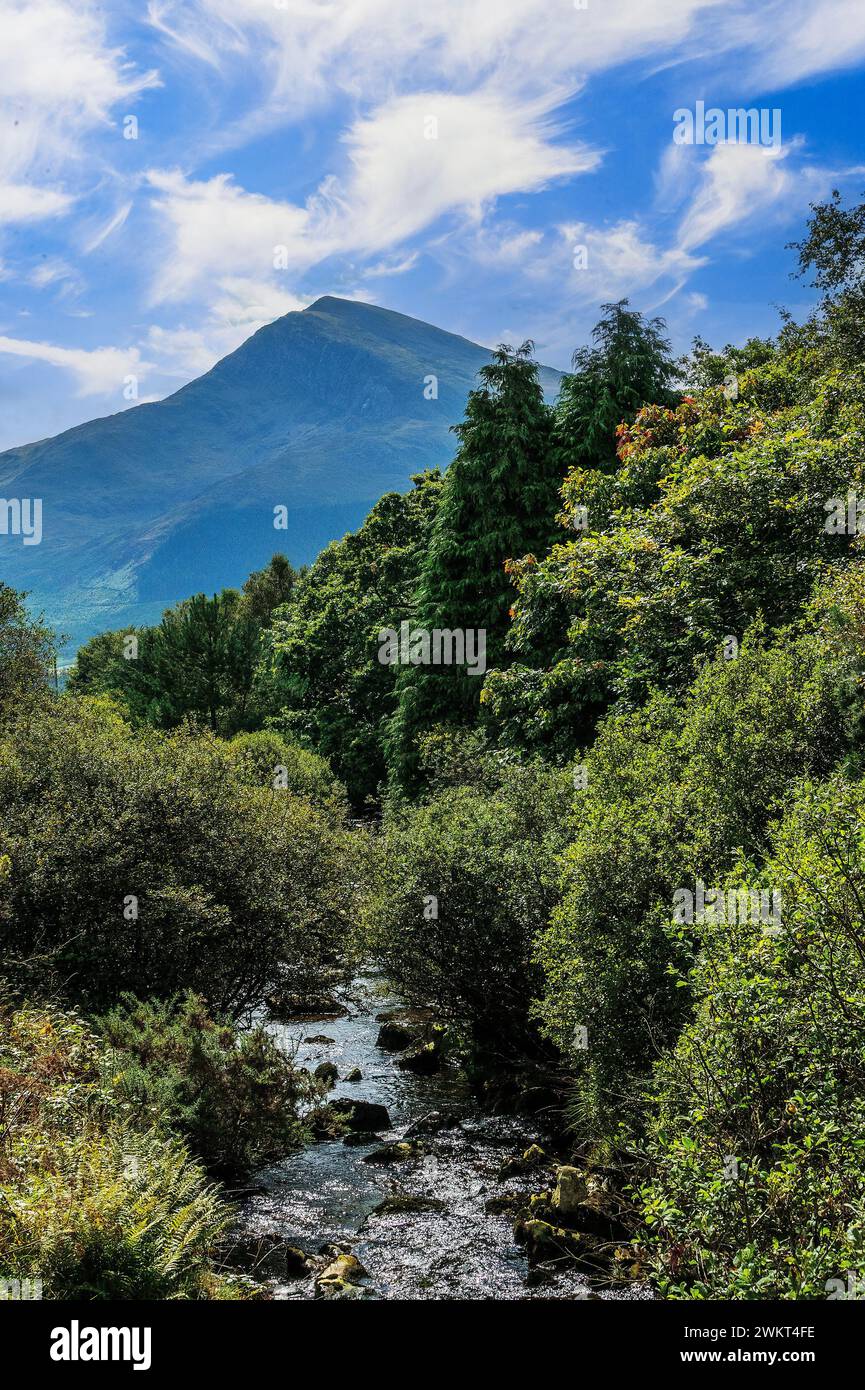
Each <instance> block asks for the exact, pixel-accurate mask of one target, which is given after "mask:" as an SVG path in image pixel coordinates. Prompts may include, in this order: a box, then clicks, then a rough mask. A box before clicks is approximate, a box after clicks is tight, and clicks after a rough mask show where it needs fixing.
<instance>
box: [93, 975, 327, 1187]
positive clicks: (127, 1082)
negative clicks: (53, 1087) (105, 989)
mask: <svg viewBox="0 0 865 1390" xmlns="http://www.w3.org/2000/svg"><path fill="white" fill-rule="evenodd" d="M98 1027H99V1031H100V1033H101V1035H102V1037H103V1039H104V1040H105V1043H106V1044H107V1046H108V1048H109V1049H110V1051H109V1054H108V1058H107V1065H108V1067H109V1068H110V1070H111V1072H112V1074H114V1084H115V1086H116V1087H117V1089H118V1092H119V1094H120V1095H121V1096H123V1097H125V1098H126V1099H128V1101H129V1102H130V1104H131V1105H132V1106H134V1107H135V1108H136V1110H139V1111H140V1112H141V1113H150V1114H152V1115H153V1116H154V1117H158V1118H159V1119H160V1121H161V1122H162V1123H164V1124H166V1125H168V1126H169V1127H170V1128H171V1129H172V1130H173V1131H174V1132H175V1133H176V1134H179V1135H180V1136H181V1137H183V1138H184V1139H185V1140H186V1141H187V1143H188V1144H189V1147H190V1149H191V1151H192V1153H193V1154H194V1155H195V1157H196V1158H197V1159H200V1161H201V1162H202V1163H204V1164H205V1166H206V1167H207V1168H208V1169H209V1170H210V1171H211V1172H213V1173H218V1174H223V1175H229V1176H233V1175H242V1174H244V1173H247V1172H249V1171H250V1170H251V1169H253V1168H256V1167H260V1166H262V1165H263V1164H265V1163H269V1162H271V1161H273V1160H275V1159H277V1158H282V1157H284V1155H285V1154H287V1153H289V1152H290V1151H291V1150H292V1149H294V1148H297V1147H298V1146H299V1145H300V1144H301V1143H302V1142H303V1141H304V1139H306V1138H308V1135H307V1133H306V1131H305V1130H304V1128H303V1125H302V1123H301V1119H300V1117H299V1111H300V1109H301V1107H302V1106H304V1105H305V1104H312V1103H313V1102H314V1101H315V1100H317V1099H318V1098H319V1087H318V1086H317V1085H316V1084H315V1082H313V1080H312V1079H311V1078H310V1077H309V1076H308V1074H306V1073H301V1072H298V1071H296V1070H295V1069H294V1067H293V1066H292V1065H291V1062H290V1060H289V1059H288V1058H287V1057H286V1055H285V1054H284V1053H283V1052H282V1051H281V1050H280V1048H279V1047H278V1046H277V1044H276V1043H275V1042H274V1040H273V1038H272V1037H271V1036H270V1034H269V1033H267V1032H266V1031H265V1030H264V1029H263V1028H260V1027H258V1028H253V1029H251V1030H250V1031H249V1032H239V1031H238V1030H237V1029H236V1028H235V1027H234V1026H233V1025H231V1024H228V1023H220V1022H217V1021H215V1020H214V1019H213V1018H211V1017H210V1015H209V1014H208V1011H207V1008H206V1006H205V1004H204V1001H203V1000H202V999H200V998H198V997H197V996H196V995H193V994H188V995H186V996H185V998H183V999H177V1000H173V1001H170V1002H169V1003H167V1004H160V1003H155V1002H140V1001H139V1000H137V999H134V998H132V997H131V996H129V995H127V996H126V997H125V998H124V999H123V1000H122V1001H121V1003H120V1005H119V1006H118V1007H117V1008H116V1009H113V1010H112V1011H111V1013H109V1014H108V1015H107V1016H106V1017H105V1018H103V1019H101V1020H100V1022H99V1025H98Z"/></svg>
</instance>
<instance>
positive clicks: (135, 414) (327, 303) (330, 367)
mask: <svg viewBox="0 0 865 1390" xmlns="http://www.w3.org/2000/svg"><path fill="white" fill-rule="evenodd" d="M489 357H490V354H489V352H488V351H487V350H486V349H485V348H482V347H479V346H478V345H477V344H476V343H471V342H469V341H468V340H467V339H465V338H460V337H457V336H456V335H455V334H453V333H445V332H443V331H442V330H441V329H439V328H434V327H433V326H432V325H431V324H427V323H422V322H420V321H419V320H417V319H412V318H408V317H407V316H405V315H404V314H395V313H392V312H391V311H390V310H387V309H379V308H375V307H372V306H370V305H367V304H359V303H356V302H354V301H351V300H345V299H335V298H332V297H330V296H328V297H326V298H323V299H319V300H317V301H316V302H315V303H314V304H312V305H310V307H309V308H308V309H305V310H304V311H303V312H302V313H292V314H286V315H285V316H284V317H283V318H281V319H277V320H276V321H275V322H274V323H271V324H268V325H267V326H266V327H265V328H262V329H260V330H259V331H258V332H257V333H256V334H254V335H253V337H251V338H250V339H249V340H248V341H247V342H245V343H244V344H243V345H242V347H240V348H238V349H237V351H236V352H233V353H232V354H231V355H230V356H229V357H225V358H223V360H222V361H221V362H218V363H217V364H216V366H215V367H213V368H212V370H211V371H209V372H207V373H206V375H205V376H202V377H199V378H198V379H197V380H196V381H193V382H190V384H189V385H188V386H184V387H183V388H182V389H181V390H180V391H177V392H175V394H174V395H173V396H169V397H168V398H167V399H166V400H164V401H159V402H158V403H156V404H151V405H140V406H136V407H135V408H134V409H131V410H127V411H123V412H121V413H120V414H117V415H111V416H108V417H106V418H105V419H101V420H93V421H91V422H90V423H89V424H86V425H79V426H77V427H76V428H75V429H72V430H67V431H66V432H65V433H64V434H61V435H58V436H57V437H56V438H54V439H47V440H41V441H39V442H37V443H35V444H28V445H25V446H23V447H21V448H17V449H9V450H7V451H6V452H5V453H3V454H0V495H2V496H3V497H19V498H22V497H29V498H35V497H40V498H41V499H42V506H43V539H42V543H41V544H40V545H34V546H24V545H23V544H22V541H21V539H20V538H19V537H11V536H2V537H0V579H3V580H4V581H5V582H6V583H8V584H11V585H12V586H13V587H15V588H18V589H26V590H28V591H29V592H30V596H31V597H30V604H31V607H33V608H34V609H42V610H44V612H45V616H46V618H47V619H48V620H49V621H50V622H51V623H53V624H54V625H55V626H56V627H57V628H58V630H60V631H62V632H64V633H65V634H67V636H68V638H69V641H70V645H71V646H76V645H77V644H78V643H79V642H81V641H82V640H84V639H85V638H87V637H88V636H90V635H92V634H93V633H94V632H96V631H99V630H101V629H104V628H107V627H117V626H121V625H125V624H133V623H142V622H152V621H154V620H155V619H156V618H158V616H159V614H160V613H161V612H162V610H163V609H164V608H165V607H167V606H168V605H170V604H172V603H174V602H176V601H177V600H178V599H180V598H184V597H186V596H187V595H189V594H191V593H194V592H198V591H201V590H204V591H207V592H211V591H214V590H216V589H220V588H222V587H224V586H226V585H237V584H240V583H242V581H243V580H244V579H245V578H246V576H247V575H248V574H249V572H250V570H252V569H255V568H256V567H258V566H260V565H262V564H264V563H265V562H266V561H267V559H268V558H269V557H270V555H271V554H272V553H273V551H274V550H283V551H284V552H285V553H286V554H287V555H288V556H289V558H290V559H291V560H292V561H294V562H295V563H301V562H304V561H309V560H311V559H312V558H313V557H314V556H315V555H316V554H317V553H318V551H319V550H320V549H321V548H322V547H323V546H324V545H326V544H327V542H328V541H330V540H332V539H334V538H335V537H337V536H341V535H343V534H344V533H345V532H346V531H347V530H351V529H353V528H354V527H356V526H357V525H358V524H359V522H360V521H361V520H362V518H363V517H364V516H365V515H366V513H367V512H368V510H369V508H370V507H371V506H372V505H373V503H374V502H375V501H377V499H378V498H379V497H380V496H381V495H382V493H384V492H387V491H390V490H392V489H395V488H396V489H402V488H404V487H405V486H406V485H407V482H408V479H409V477H410V475H411V474H412V473H415V472H418V471H419V470H420V469H423V468H430V467H434V466H439V467H444V466H446V465H447V463H448V462H449V460H450V459H451V458H452V456H453V452H454V446H455V440H454V438H453V436H452V435H451V434H450V433H449V426H450V425H452V424H454V423H455V422H457V421H458V420H459V419H460V418H461V416H462V413H463V408H464V405H465V401H466V397H467V395H468V392H469V391H470V390H471V388H472V385H473V384H474V381H475V377H476V373H477V371H478V369H479V368H480V367H481V366H483V365H484V364H485V363H486V362H487V361H488V360H489ZM430 376H435V377H436V378H437V383H438V398H437V399H435V400H427V399H425V395H424V381H425V379H426V378H428V377H430ZM542 379H543V383H544V389H545V390H546V391H547V392H548V394H549V395H550V396H553V395H554V394H555V392H556V390H557V388H558V382H559V379H560V376H559V373H558V372H554V371H552V370H550V369H547V368H544V369H543V373H542ZM280 505H282V506H285V507H287V508H288V529H287V530H275V529H274V524H273V522H274V507H276V506H280Z"/></svg>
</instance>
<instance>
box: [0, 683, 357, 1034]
mask: <svg viewBox="0 0 865 1390" xmlns="http://www.w3.org/2000/svg"><path fill="white" fill-rule="evenodd" d="M0 854H6V855H8V856H9V858H10V860H11V871H10V872H9V874H8V876H7V877H6V878H5V880H4V881H3V882H2V883H0V951H2V953H3V955H4V956H5V958H6V962H7V964H6V969H7V973H10V974H12V973H14V975H15V978H16V979H17V980H18V981H19V983H23V984H24V985H28V986H29V987H30V988H29V990H25V992H37V993H38V992H43V993H44V992H45V991H47V990H49V989H56V990H61V991H62V993H63V994H64V996H65V997H67V998H70V999H72V1000H73V1001H76V1002H77V1001H80V1002H82V1003H84V1004H86V1005H87V1007H88V1008H89V1009H91V1010H93V1011H94V1012H98V1011H100V1010H104V1009H106V1008H110V1007H111V1005H112V1004H113V1003H114V1002H115V1001H116V999H117V997H118V995H119V994H120V993H121V992H123V991H129V992H131V993H134V994H136V995H138V996H139V997H147V996H154V997H159V998H163V999H167V998H171V997H172V996H173V995H175V994H178V993H182V992H183V991H185V990H187V989H191V990H195V991H196V992H197V993H199V994H201V995H203V996H204V998H206V999H207V1000H208V1003H209V1004H210V1005H211V1006H212V1007H213V1008H214V1009H215V1010H216V1012H217V1013H219V1014H227V1015H230V1016H232V1017H237V1016H239V1015H240V1014H242V1013H243V1012H244V1011H245V1010H246V1009H248V1008H249V1007H251V1006H254V1005H256V1004H257V1003H258V1002H259V1001H260V1000H261V998H262V997H263V995H264V993H265V991H266V989H267V988H268V986H269V985H271V984H272V983H273V982H274V980H275V979H276V978H277V977H278V978H279V979H280V981H281V982H282V983H283V984H284V985H286V986H288V985H290V986H291V988H292V989H293V991H294V992H295V993H297V994H301V995H302V994H304V993H315V992H320V989H321V978H322V974H323V972H324V971H325V970H330V969H331V966H332V962H333V960H334V958H335V956H336V954H337V952H338V950H339V948H340V946H341V944H342V943H343V939H344V935H345V929H346V925H347V923H348V921H349V920H350V911H351V897H352V892H351V873H352V870H351V864H352V853H351V851H350V846H349V845H348V843H347V837H346V835H345V834H344V833H343V832H342V831H341V830H339V829H337V828H336V827H335V826H334V825H333V824H332V818H331V817H329V816H328V815H326V814H325V813H324V812H322V811H320V810H318V809H316V808H315V807H314V806H312V805H311V804H310V803H309V802H307V801H305V800H303V799H302V798H300V797H297V796H294V795H292V793H291V792H289V791H282V790H274V789H272V788H264V787H254V786H250V785H249V784H248V783H247V782H245V781H244V780H243V778H242V777H241V776H239V775H238V773H237V770H236V768H235V766H234V762H233V758H232V755H231V753H230V751H229V750H228V748H227V747H226V745H225V744H223V743H221V742H220V740H219V739H217V738H216V737H215V736H213V735H210V734H197V733H195V732H194V731H191V730H188V729H184V730H180V731H179V732H177V733H174V734H171V735H163V734H158V733H156V732H155V731H152V730H148V731H144V732H142V733H140V734H138V735H136V734H134V733H133V732H132V731H131V730H130V728H129V727H128V726H127V724H126V723H125V722H124V721H123V720H122V719H121V718H120V717H119V716H118V715H117V714H116V712H115V711H114V710H113V709H112V707H111V706H110V704H109V703H107V702H106V701H105V700H104V699H103V700H91V699H87V698H84V699H78V698H73V697H63V698H61V699H60V700H58V701H55V702H53V704H51V705H49V706H48V707H47V708H39V709H32V710H29V711H24V712H23V713H22V715H21V717H20V719H19V720H18V722H17V723H16V725H15V726H14V728H12V729H11V731H10V732H9V733H8V735H7V737H6V738H4V739H3V740H2V741H0Z"/></svg>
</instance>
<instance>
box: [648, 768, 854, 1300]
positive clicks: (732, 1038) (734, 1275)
mask: <svg viewBox="0 0 865 1390" xmlns="http://www.w3.org/2000/svg"><path fill="white" fill-rule="evenodd" d="M773 840H774V842H773V845H772V849H771V852H770V854H769V857H768V859H767V861H766V863H765V864H764V865H763V866H762V868H761V869H760V870H759V873H760V879H761V882H763V883H765V884H767V885H769V886H770V888H771V889H772V890H773V891H775V892H776V893H778V895H779V899H780V903H781V913H780V915H781V924H780V929H779V930H776V931H775V932H774V933H766V932H765V931H764V930H763V924H762V923H760V922H754V921H752V920H748V919H747V918H746V920H745V921H742V920H739V918H738V914H737V920H735V921H730V920H729V919H728V917H727V915H726V914H725V919H724V920H723V921H713V920H711V919H710V920H708V921H707V922H705V923H704V924H703V925H702V928H701V929H700V932H699V952H698V954H697V955H696V956H695V957H694V958H693V963H692V965H691V968H690V970H689V971H688V972H687V975H686V978H684V979H683V981H682V982H683V983H685V984H687V988H688V992H689V993H690V994H691V995H692V997H693V999H694V1004H695V1007H694V1015H693V1018H692V1020H690V1021H689V1022H688V1023H687V1025H686V1027H685V1029H684V1031H683V1032H682V1034H681V1036H680V1037H679V1039H678V1041H677V1042H676V1045H675V1047H674V1048H673V1049H672V1050H671V1051H670V1053H669V1054H668V1055H667V1056H666V1057H664V1058H663V1060H662V1061H660V1062H659V1064H658V1066H657V1067H656V1069H655V1075H654V1078H653V1081H652V1085H651V1087H650V1097H651V1105H652V1119H651V1123H650V1126H649V1132H648V1136H647V1140H646V1143H645V1145H644V1150H643V1156H644V1159H645V1160H646V1161H647V1163H648V1167H649V1175H648V1176H647V1177H646V1179H645V1180H644V1181H643V1182H642V1184H639V1185H638V1195H639V1197H640V1200H641V1204H642V1212H643V1218H644V1220H645V1222H646V1226H647V1231H648V1239H647V1238H646V1237H645V1236H642V1237H641V1241H640V1243H641V1245H642V1246H643V1247H644V1248H645V1246H646V1245H647V1244H648V1246H649V1249H650V1256H651V1264H652V1266H653V1267H654V1271H655V1275H656V1278H657V1280H658V1282H659V1284H660V1286H661V1289H662V1291H663V1293H664V1294H665V1295H666V1296H667V1297H672V1298H688V1299H690V1298H763V1299H778V1298H782V1299H822V1298H826V1297H827V1295H830V1294H831V1296H833V1297H834V1298H838V1297H842V1298H843V1297H861V1292H860V1291H861V1285H862V1279H863V1276H865V1261H863V1250H865V1160H863V1154H865V1099H863V1097H865V1052H863V1046H862V1040H863V1037H865V988H863V978H865V977H863V970H862V964H863V960H865V935H863V923H862V901H863V893H865V786H863V784H862V783H861V782H857V783H852V784H851V783H847V782H845V781H844V780H843V779H841V778H836V779H833V780H832V781H829V782H826V783H822V784H819V783H818V784H810V785H805V786H804V787H803V788H802V789H801V790H800V792H799V794H798V795H797V796H796V797H795V799H794V800H793V801H792V804H791V805H790V806H789V807H788V809H787V814H786V815H785V817H784V819H783V821H782V822H781V823H780V825H779V826H778V827H776V830H775V834H774V837H773ZM739 881H740V879H739V877H734V878H731V879H730V880H729V885H730V886H731V887H733V888H737V887H738V884H739ZM752 881H753V880H752ZM850 1281H852V1286H851V1282H850Z"/></svg>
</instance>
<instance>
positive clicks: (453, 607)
mask: <svg viewBox="0 0 865 1390" xmlns="http://www.w3.org/2000/svg"><path fill="white" fill-rule="evenodd" d="M532 351H533V345H532V344H531V343H530V342H526V343H524V344H523V345H522V347H520V348H517V349H512V348H510V347H506V346H502V347H500V348H499V349H498V351H497V352H496V353H495V354H494V357H493V360H492V362H491V363H490V364H489V365H488V366H485V367H482V368H481V370H480V373H479V376H480V378H481V384H480V386H478V387H477V389H476V390H474V391H472V392H471V394H470V396H469V399H468V403H467V406H466V415H465V419H464V420H463V422H462V423H461V424H459V425H456V426H454V427H453V428H454V433H455V434H456V436H457V438H458V440H459V449H458V451H457V454H456V456H455V458H454V460H453V462H452V463H451V465H450V467H449V469H448V471H447V473H446V475H445V481H444V487H443V489H442V498H441V503H440V506H439V509H438V512H437V514H436V519H435V523H434V525H433V528H432V535H431V538H430V542H429V547H428V550H427V554H426V558H425V562H424V566H423V570H422V573H421V578H420V583H419V586H418V593H417V602H416V605H415V611H414V615H413V622H414V624H415V625H416V626H417V627H420V628H423V629H425V630H427V631H430V632H431V631H433V630H434V629H439V630H442V631H446V632H452V631H462V632H466V631H468V630H474V631H476V632H478V633H480V632H482V633H483V634H484V637H485V644H486V662H487V663H492V664H495V663H497V662H499V661H501V660H502V658H503V656H504V639H505V635H506V633H507V629H508V623H509V609H510V605H511V602H512V591H511V585H510V580H509V578H508V574H507V571H506V566H507V563H508V561H509V560H510V559H511V558H512V557H514V556H521V555H524V554H525V553H526V552H527V551H535V550H545V549H546V548H547V546H548V545H549V544H550V541H551V540H552V537H553V533H554V517H555V512H556V505H557V497H558V486H559V482H560V477H559V473H558V468H557V465H556V463H555V461H554V459H553V454H552V449H551V431H552V411H551V409H550V408H549V407H548V406H547V405H546V403H545V401H544V397H543V391H542V389H541V385H540V382H539V380H538V365H537V363H536V362H535V361H534V359H533V357H532ZM481 684H482V682H481V679H480V678H479V677H478V676H477V675H471V674H468V672H467V668H466V666H464V665H450V666H438V667H432V666H428V665H408V666H403V667H402V669H401V670H400V674H399V677H398V681H397V689H398V698H399V707H398V709H397V712H396V714H395V716H394V719H393V721H392V725H391V729H390V733H389V738H388V745H389V752H390V755H391V759H392V764H393V771H394V772H395V774H396V777H397V779H398V780H399V781H400V782H402V783H403V784H405V785H408V784H411V782H412V781H413V780H414V779H415V777H416V775H417V771H418V756H417V736H418V734H419V733H422V732H423V731H425V730H427V729H429V728H430V727H431V726H432V725H434V724H436V723H442V722H444V723H453V724H457V725H460V724H471V723H473V722H475V720H476V719H477V716H478V711H479V695H480V689H481Z"/></svg>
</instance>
